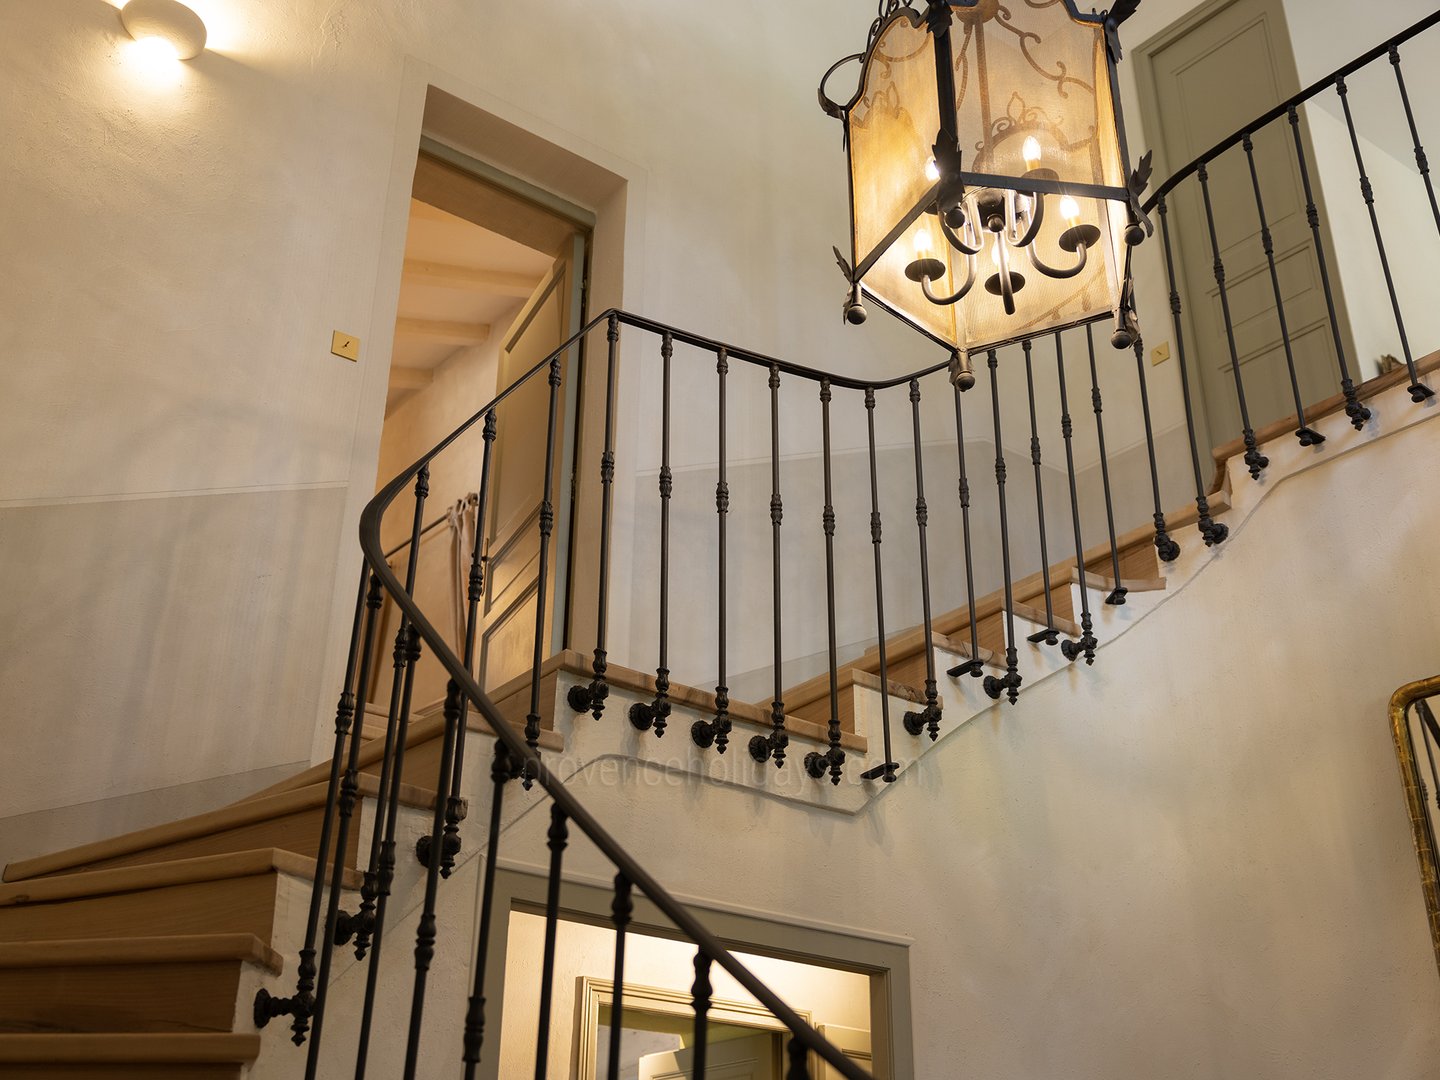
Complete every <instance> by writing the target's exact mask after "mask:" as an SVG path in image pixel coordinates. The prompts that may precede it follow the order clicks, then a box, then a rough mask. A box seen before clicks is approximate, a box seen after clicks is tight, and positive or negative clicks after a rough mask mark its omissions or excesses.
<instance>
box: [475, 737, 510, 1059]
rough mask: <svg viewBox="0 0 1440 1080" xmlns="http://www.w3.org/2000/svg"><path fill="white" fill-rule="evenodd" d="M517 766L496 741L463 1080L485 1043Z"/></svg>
mask: <svg viewBox="0 0 1440 1080" xmlns="http://www.w3.org/2000/svg"><path fill="white" fill-rule="evenodd" d="M518 772H519V766H518V765H517V763H516V762H515V760H514V759H513V758H512V757H511V756H510V751H509V750H508V749H507V748H506V746H505V743H504V740H502V739H496V740H495V759H494V761H493V763H492V764H491V766H490V784H491V796H490V823H489V832H488V835H487V836H486V841H485V872H484V877H483V878H482V883H481V887H480V930H479V933H478V934H477V935H476V937H475V967H474V973H475V975H474V986H473V988H472V990H471V991H470V1001H469V1003H468V1005H467V1007H466V1010H465V1039H464V1053H463V1055H462V1058H461V1060H462V1061H463V1062H464V1064H465V1080H475V1070H476V1069H477V1068H478V1067H479V1065H480V1051H481V1049H482V1048H483V1046H484V1043H485V966H486V964H487V963H488V962H489V958H490V928H491V926H492V925H493V923H494V915H495V867H496V861H497V860H498V858H499V851H500V814H501V811H502V810H503V809H504V801H505V785H506V784H507V783H509V782H510V781H511V780H513V779H515V776H516V774H517V773H518Z"/></svg>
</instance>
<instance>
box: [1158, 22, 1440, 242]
mask: <svg viewBox="0 0 1440 1080" xmlns="http://www.w3.org/2000/svg"><path fill="white" fill-rule="evenodd" d="M1437 23H1440V10H1437V11H1434V12H1432V13H1431V14H1429V15H1426V16H1425V18H1423V19H1421V20H1420V21H1419V22H1417V23H1414V24H1413V25H1411V26H1408V27H1406V28H1405V29H1404V30H1402V31H1400V33H1398V34H1396V35H1395V36H1394V37H1392V38H1390V39H1389V40H1388V41H1384V42H1382V43H1381V44H1379V45H1376V46H1375V47H1374V48H1373V49H1367V50H1366V51H1365V52H1363V53H1361V54H1360V55H1359V56H1357V57H1356V58H1355V59H1354V60H1351V61H1350V62H1349V63H1348V64H1344V65H1343V66H1341V67H1338V68H1336V69H1335V70H1334V71H1332V72H1331V73H1330V74H1329V75H1326V76H1325V77H1324V78H1323V79H1317V80H1316V81H1315V82H1313V83H1311V84H1310V85H1309V86H1307V87H1306V88H1305V89H1304V90H1301V91H1300V92H1299V93H1298V94H1295V95H1294V96H1293V97H1290V98H1287V99H1286V100H1284V101H1282V102H1281V103H1280V104H1279V105H1276V106H1275V107H1274V108H1272V109H1267V110H1266V111H1265V112H1263V113H1261V114H1260V115H1259V116H1257V117H1255V119H1254V120H1251V121H1250V122H1249V123H1248V124H1246V125H1245V126H1244V127H1241V128H1238V129H1236V131H1235V132H1234V133H1233V134H1231V135H1227V136H1226V137H1225V138H1223V139H1221V140H1220V141H1219V142H1218V143H1216V144H1215V145H1214V146H1212V147H1210V149H1209V150H1206V151H1205V152H1204V153H1203V154H1199V155H1197V156H1196V157H1195V159H1194V160H1192V161H1190V162H1189V163H1188V164H1186V165H1184V166H1182V167H1181V168H1180V169H1178V170H1177V171H1175V172H1173V173H1171V174H1170V176H1169V177H1168V178H1167V179H1166V180H1165V181H1164V182H1163V183H1161V184H1160V185H1159V186H1158V187H1157V188H1156V189H1155V192H1154V194H1153V195H1151V196H1150V197H1149V198H1148V199H1146V200H1145V212H1146V213H1147V214H1149V213H1153V212H1154V210H1155V208H1156V206H1158V205H1159V203H1160V200H1161V199H1163V198H1164V197H1165V196H1166V195H1168V194H1170V192H1172V191H1174V190H1175V189H1176V188H1177V187H1179V186H1180V184H1181V183H1182V182H1183V181H1185V180H1187V179H1189V178H1190V177H1191V176H1193V175H1195V173H1196V172H1198V171H1199V169H1200V167H1201V166H1202V165H1205V164H1207V163H1209V162H1212V161H1214V160H1215V159H1216V158H1217V157H1219V156H1220V155H1221V154H1223V153H1225V151H1227V150H1229V149H1231V148H1232V147H1235V146H1239V145H1240V144H1241V143H1242V142H1243V141H1244V139H1245V136H1246V135H1253V134H1254V133H1255V132H1256V131H1258V130H1259V129H1260V128H1262V127H1265V126H1266V125H1268V124H1271V123H1274V122H1275V121H1276V120H1279V119H1280V118H1281V117H1282V116H1285V115H1287V114H1288V113H1289V112H1290V110H1291V109H1294V108H1298V107H1299V106H1301V105H1303V104H1305V102H1307V101H1309V100H1310V99H1311V98H1313V97H1318V96H1319V95H1320V94H1323V93H1324V92H1325V91H1326V90H1329V89H1331V88H1332V87H1334V86H1335V85H1336V84H1337V83H1339V82H1340V81H1341V80H1342V79H1345V78H1347V77H1348V76H1350V75H1353V74H1355V72H1357V71H1359V70H1360V69H1361V68H1363V67H1365V66H1366V65H1367V64H1371V63H1373V62H1374V61H1376V60H1378V59H1380V57H1382V56H1384V55H1385V54H1386V53H1388V52H1389V51H1390V50H1391V49H1393V48H1396V47H1398V46H1400V45H1403V44H1405V42H1407V41H1409V40H1410V39H1411V38H1413V37H1415V36H1416V35H1418V34H1421V33H1424V32H1425V31H1426V30H1429V29H1430V28H1431V27H1432V26H1435V25H1436V24H1437Z"/></svg>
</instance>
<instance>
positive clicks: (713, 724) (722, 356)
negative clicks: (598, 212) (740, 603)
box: [690, 346, 730, 754]
mask: <svg viewBox="0 0 1440 1080" xmlns="http://www.w3.org/2000/svg"><path fill="white" fill-rule="evenodd" d="M715 372H716V374H717V375H718V376H719V377H720V383H719V387H720V389H719V393H720V399H719V404H718V406H717V408H718V411H719V427H720V476H719V479H718V480H717V481H716V482H715V518H716V528H717V530H718V533H719V549H720V550H719V561H720V572H719V574H718V582H719V589H718V594H719V595H718V601H719V602H718V604H717V607H718V609H719V610H718V615H719V635H720V641H719V645H718V647H717V649H716V652H717V654H718V662H719V667H720V672H719V675H718V677H717V679H716V685H715V717H714V719H712V720H696V721H695V722H694V723H693V724H691V725H690V738H691V740H692V741H693V742H694V743H695V745H696V746H698V747H700V748H701V749H702V750H707V749H709V748H710V747H711V746H713V747H715V750H716V752H717V753H720V754H723V753H725V750H726V748H727V747H728V746H729V744H730V688H729V687H728V686H726V685H725V679H726V675H725V667H726V665H725V647H726V638H727V634H726V625H725V615H726V603H727V600H728V599H729V596H728V593H727V590H726V586H725V567H726V558H725V519H726V518H727V517H729V515H730V485H729V483H728V482H727V481H726V479H725V377H726V376H727V375H729V374H730V354H729V352H728V351H727V350H726V349H725V347H724V346H721V347H720V350H719V352H718V353H717V354H716V359H715Z"/></svg>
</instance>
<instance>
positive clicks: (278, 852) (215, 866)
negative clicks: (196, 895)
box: [0, 848, 363, 909]
mask: <svg viewBox="0 0 1440 1080" xmlns="http://www.w3.org/2000/svg"><path fill="white" fill-rule="evenodd" d="M270 873H278V874H290V875H292V876H295V877H300V878H304V879H307V880H313V878H314V876H315V860H314V859H312V858H306V857H305V856H304V855H297V854H295V853H294V852H293V851H284V850H282V849H280V848H258V849H256V850H254V851H235V852H229V853H227V854H224V855H202V856H200V857H198V858H194V859H174V860H171V861H168V862H156V863H144V864H142V865H140V866H120V867H115V868H114V869H109V870H82V871H80V872H78V873H74V874H62V875H60V876H58V877H44V878H32V879H30V880H27V881H21V882H16V883H14V884H5V885H0V909H3V908H6V907H14V906H18V905H23V904H39V903H51V902H54V901H57V900H69V899H72V898H75V897H81V896H108V895H113V894H115V893H126V892H140V891H143V890H146V889H158V888H165V887H167V886H170V885H187V884H191V883H193V882H198V881H218V880H222V879H226V878H243V877H254V876H256V875H260V874H270ZM362 881H363V875H361V874H360V873H359V872H358V871H355V870H346V871H345V876H344V879H343V884H344V887H345V888H348V889H358V888H359V887H360V884H361V882H362Z"/></svg>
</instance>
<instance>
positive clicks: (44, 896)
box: [0, 848, 362, 943]
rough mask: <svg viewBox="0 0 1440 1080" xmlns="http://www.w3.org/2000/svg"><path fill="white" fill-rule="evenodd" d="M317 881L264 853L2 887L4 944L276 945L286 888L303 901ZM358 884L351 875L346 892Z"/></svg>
mask: <svg viewBox="0 0 1440 1080" xmlns="http://www.w3.org/2000/svg"><path fill="white" fill-rule="evenodd" d="M314 875H315V860H314V859H309V858H305V857H304V856H302V855H296V854H295V853H294V852H291V851H282V850H279V849H276V848H264V849H260V850H256V851H237V852H230V853H228V854H225V855H207V856H202V857H200V858H194V859H176V860H173V861H170V862H158V863H149V864H145V865H142V866H126V867H117V868H114V869H110V870H87V871H82V872H79V873H74V874H63V875H60V876H57V877H45V878H33V879H31V880H28V881H22V882H17V883H15V884H11V885H0V941H9V942H19V941H46V940H53V939H71V938H90V939H93V938H109V937H127V936H132V935H145V936H148V935H153V934H253V935H254V936H255V937H258V938H259V939H260V940H261V941H262V942H266V943H271V942H273V941H274V932H275V929H276V927H275V922H276V910H277V905H278V904H279V903H280V902H281V901H282V900H283V899H286V897H285V896H282V894H281V890H282V888H285V887H286V886H293V887H294V889H295V890H298V891H297V892H295V894H294V895H299V892H303V891H305V890H306V889H308V883H309V882H310V881H311V880H312V879H313V878H314ZM287 879H288V880H287ZM361 880H362V877H361V875H360V874H359V873H358V872H357V871H354V870H347V871H346V872H345V878H344V886H345V887H346V888H349V889H358V888H359V887H360V882H361ZM287 895H288V893H287Z"/></svg>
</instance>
